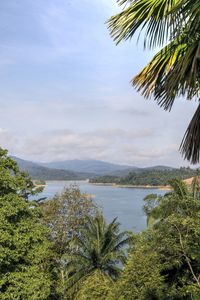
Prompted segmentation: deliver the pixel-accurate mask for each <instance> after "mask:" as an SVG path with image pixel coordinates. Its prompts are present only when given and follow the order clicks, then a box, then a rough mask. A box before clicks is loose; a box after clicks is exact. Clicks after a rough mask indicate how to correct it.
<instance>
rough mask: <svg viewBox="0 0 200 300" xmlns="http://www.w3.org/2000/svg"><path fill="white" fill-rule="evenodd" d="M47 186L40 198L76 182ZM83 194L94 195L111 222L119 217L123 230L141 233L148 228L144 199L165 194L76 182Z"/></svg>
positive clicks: (156, 191) (157, 191)
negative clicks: (150, 195)
mask: <svg viewBox="0 0 200 300" xmlns="http://www.w3.org/2000/svg"><path fill="white" fill-rule="evenodd" d="M46 183H47V185H46V187H45V189H44V191H43V193H42V195H40V196H42V197H43V196H45V197H47V198H52V197H53V196H54V195H55V194H56V193H60V192H62V190H63V189H64V187H65V186H66V187H67V186H69V185H70V184H73V183H75V182H69V181H47V182H46ZM76 184H77V185H78V186H79V187H80V190H81V192H84V193H87V194H91V195H94V198H93V199H94V201H95V202H96V203H97V204H98V206H100V207H101V208H102V210H103V213H104V216H105V217H106V219H107V220H108V221H109V222H110V221H112V220H113V218H115V217H117V218H118V221H119V222H120V223H121V228H122V229H125V230H134V231H135V232H138V231H141V230H143V229H145V228H146V217H145V215H144V212H143V209H142V207H143V205H144V202H143V199H144V197H145V196H147V195H148V194H152V193H153V194H156V193H157V194H160V195H163V194H165V191H163V190H158V189H142V188H120V187H113V186H99V185H93V184H90V183H88V182H85V181H79V182H76Z"/></svg>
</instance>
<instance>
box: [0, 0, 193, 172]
mask: <svg viewBox="0 0 200 300" xmlns="http://www.w3.org/2000/svg"><path fill="white" fill-rule="evenodd" d="M120 10H121V8H120V7H118V5H117V4H116V1H115V0H48V1H44V0H1V1H0V146H1V147H3V148H6V149H8V150H9V153H10V154H12V155H16V156H18V157H20V158H23V159H27V160H32V161H36V162H37V161H43V162H47V161H60V160H69V159H98V160H104V161H108V162H113V163H119V164H128V165H134V166H142V167H144V166H152V165H161V164H162V165H163V164H164V165H171V166H182V165H185V166H188V165H189V163H188V162H187V161H184V160H183V159H182V157H181V155H180V153H179V151H178V149H179V145H180V143H181V140H182V137H183V135H184V132H185V130H186V128H187V126H188V124H189V121H190V119H191V117H192V115H193V114H194V111H195V109H196V107H197V103H195V102H194V101H193V102H192V101H186V100H184V99H177V100H176V103H175V105H174V107H173V109H172V111H171V112H170V113H169V112H166V111H163V110H162V109H161V108H159V107H158V106H157V104H156V103H155V102H154V101H153V99H152V100H145V99H144V98H143V97H142V96H141V95H140V94H139V93H137V92H136V91H135V90H134V88H133V87H132V86H131V84H130V80H131V78H132V77H133V76H134V75H136V74H137V72H138V71H139V70H141V69H142V68H143V67H144V66H145V64H146V63H147V62H148V61H149V60H150V59H151V57H152V56H153V53H152V52H150V51H144V50H143V47H142V42H141V43H138V44H137V43H136V38H135V39H133V40H132V41H128V42H124V43H122V44H120V45H118V46H116V45H115V43H114V42H113V40H112V39H111V37H110V36H109V31H108V29H107V25H106V21H107V20H108V18H109V17H110V16H112V15H113V14H116V13H117V12H119V11H120Z"/></svg>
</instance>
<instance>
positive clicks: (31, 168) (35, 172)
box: [12, 156, 91, 180]
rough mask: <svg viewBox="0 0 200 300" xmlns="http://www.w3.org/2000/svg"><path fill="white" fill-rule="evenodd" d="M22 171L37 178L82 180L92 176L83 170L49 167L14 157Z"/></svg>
mask: <svg viewBox="0 0 200 300" xmlns="http://www.w3.org/2000/svg"><path fill="white" fill-rule="evenodd" d="M12 158H13V159H14V160H15V161H16V162H17V164H18V166H19V167H20V169H21V170H22V171H25V172H27V173H28V174H29V175H30V176H31V178H32V179H37V180H81V179H86V178H88V177H89V175H90V176H91V174H87V173H83V172H73V171H69V170H62V169H56V168H47V167H44V166H40V165H39V164H36V163H34V162H31V161H27V160H23V159H21V158H18V157H14V156H13V157H12Z"/></svg>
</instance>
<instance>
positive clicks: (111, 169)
mask: <svg viewBox="0 0 200 300" xmlns="http://www.w3.org/2000/svg"><path fill="white" fill-rule="evenodd" d="M12 158H13V159H14V160H15V161H16V162H17V163H18V165H19V167H20V169H21V170H23V171H26V172H28V173H29V175H30V176H31V177H32V179H41V180H81V179H87V178H95V177H98V176H103V175H113V176H119V177H120V176H126V175H128V174H129V173H130V172H136V173H137V172H142V171H144V170H152V169H153V170H155V169H156V170H170V169H173V168H171V167H167V166H155V167H150V168H138V167H135V166H128V165H118V164H113V163H108V162H104V161H100V160H65V161H58V162H50V163H40V162H37V163H35V162H32V161H28V160H24V159H21V158H18V157H16V156H12Z"/></svg>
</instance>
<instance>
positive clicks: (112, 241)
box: [65, 214, 129, 288]
mask: <svg viewBox="0 0 200 300" xmlns="http://www.w3.org/2000/svg"><path fill="white" fill-rule="evenodd" d="M128 241H129V238H128V236H127V234H126V232H121V233H120V231H119V223H118V222H117V221H116V219H114V220H113V221H112V222H111V223H110V224H107V223H106V221H105V219H104V217H103V216H102V215H101V214H98V215H97V216H95V217H88V218H87V223H86V226H85V227H84V228H83V229H82V230H81V232H80V234H79V235H77V236H76V237H75V238H74V239H73V241H72V249H71V251H70V254H69V255H66V256H65V261H66V270H67V272H68V280H67V287H68V288H71V287H72V286H74V285H75V284H77V283H80V282H82V280H83V279H85V278H86V277H87V276H88V275H90V274H92V273H93V272H95V271H96V270H99V271H100V272H101V273H102V274H104V275H105V276H109V277H110V278H111V279H115V278H117V277H118V275H119V274H120V272H121V267H122V265H123V264H124V263H125V261H126V251H125V249H124V246H125V245H127V244H128Z"/></svg>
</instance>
